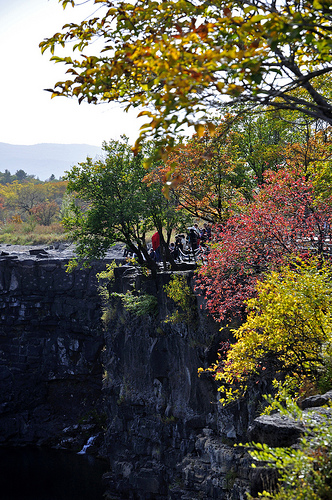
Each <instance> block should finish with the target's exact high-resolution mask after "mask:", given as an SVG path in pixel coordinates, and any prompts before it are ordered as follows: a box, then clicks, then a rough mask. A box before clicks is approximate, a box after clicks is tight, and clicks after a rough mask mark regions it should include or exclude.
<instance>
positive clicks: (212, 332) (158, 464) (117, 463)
mask: <svg viewBox="0 0 332 500" xmlns="http://www.w3.org/2000/svg"><path fill="white" fill-rule="evenodd" d="M184 274H185V275H186V276H187V279H188V282H190V281H191V280H192V278H193V273H191V272H187V273H184ZM169 279H170V275H169V274H167V273H164V274H160V275H159V276H158V279H157V281H153V280H150V279H146V278H144V277H142V276H138V275H136V274H135V271H134V270H132V269H127V270H126V269H125V268H120V269H118V270H117V273H116V279H115V284H114V285H113V288H112V289H113V291H116V292H122V293H124V292H126V291H127V290H128V289H131V288H132V287H133V284H135V289H136V290H140V291H141V292H145V293H148V294H151V295H155V296H157V298H158V304H159V310H158V315H157V316H153V315H151V316H144V317H137V316H135V315H134V314H132V313H128V312H127V311H126V310H124V309H123V307H122V306H121V301H119V299H118V298H115V299H113V302H111V305H110V316H111V319H110V322H109V324H108V327H107V331H106V333H105V355H104V365H105V378H104V394H105V404H106V409H107V422H108V423H107V432H106V436H105V449H104V454H105V455H107V456H108V458H109V460H110V464H111V472H110V473H109V474H108V485H109V490H110V491H112V496H111V497H110V498H128V499H129V498H135V499H144V500H148V499H155V498H156V499H157V498H160V499H162V498H164V499H166V498H167V499H174V500H178V499H191V500H193V499H196V498H197V499H199V498H206V499H208V498H211V499H226V498H229V499H234V500H236V499H240V498H246V496H245V491H246V490H248V489H249V483H250V473H251V472H250V460H249V457H248V455H247V453H246V451H244V450H243V449H241V448H237V449H234V448H233V446H232V443H233V442H234V441H235V440H236V439H237V438H239V437H244V438H245V435H246V428H247V427H246V426H247V423H248V422H249V421H250V420H251V415H250V408H251V406H250V405H249V404H246V405H245V407H243V408H240V407H237V406H236V407H233V408H232V409H228V410H227V413H226V412H224V411H223V410H222V409H221V408H220V405H218V404H217V401H218V395H217V391H216V387H215V384H214V382H213V380H212V378H209V377H206V376H203V377H201V378H199V377H198V376H197V369H198V368H199V367H200V366H208V365H209V364H210V363H211V362H212V361H215V359H216V351H217V346H218V343H219V342H220V340H221V333H220V331H219V328H220V325H217V324H215V323H214V322H212V321H211V320H210V319H209V318H208V316H207V315H206V313H204V311H203V312H200V311H201V309H200V304H199V303H198V304H196V307H194V308H193V311H192V318H191V321H190V323H189V324H185V323H181V324H170V323H165V322H164V320H165V318H166V316H167V315H168V314H169V313H171V312H172V307H173V306H172V304H171V302H172V301H171V300H169V299H167V297H166V294H165V293H164V291H163V286H164V285H165V283H167V282H168V281H169ZM198 300H199V299H198ZM252 406H254V405H252ZM248 409H249V410H248ZM239 412H241V415H240V414H239ZM252 416H253V417H254V416H256V415H255V414H254V412H253V415H252ZM238 431H240V432H238ZM115 493H117V495H118V496H117V497H115Z"/></svg>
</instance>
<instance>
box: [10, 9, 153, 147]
mask: <svg viewBox="0 0 332 500" xmlns="http://www.w3.org/2000/svg"><path fill="white" fill-rule="evenodd" d="M95 8H96V6H94V5H93V2H88V4H86V5H83V6H81V7H75V9H73V8H72V7H71V6H68V7H67V8H66V9H65V10H63V8H62V6H61V5H60V4H59V3H58V0H0V75H1V76H0V113H1V117H0V142H8V143H10V144H38V143H42V142H49V143H60V144H62V143H64V144H71V143H77V144H83V143H86V144H92V145H96V146H101V144H102V142H103V141H104V140H106V141H108V140H110V139H119V137H120V135H121V134H126V135H127V136H128V137H129V138H130V142H131V143H134V140H135V139H136V138H137V136H138V133H139V126H140V125H141V124H142V123H143V122H144V120H143V122H142V119H140V120H138V119H136V115H137V114H138V111H135V110H133V111H132V112H130V113H125V112H124V111H123V110H122V109H120V107H119V106H118V105H116V104H101V105H97V106H94V105H92V104H87V103H82V104H81V105H79V104H78V102H77V101H76V100H73V99H67V98H64V97H57V98H54V99H51V94H50V92H45V91H44V90H43V89H46V88H52V87H53V86H54V83H56V82H57V81H61V80H64V79H65V76H64V75H65V69H66V68H65V66H64V65H62V64H55V63H53V62H51V61H50V60H49V58H50V56H51V55H50V53H49V51H47V52H45V53H44V55H41V52H40V49H39V47H38V45H39V43H40V42H41V41H42V40H43V39H44V38H47V37H50V36H52V35H53V34H54V33H56V32H57V31H60V30H61V28H62V26H63V25H64V24H66V23H67V22H72V21H74V22H75V21H76V22H78V21H80V20H82V19H84V18H85V17H86V16H87V15H88V14H90V13H92V12H93V11H94V9H95Z"/></svg>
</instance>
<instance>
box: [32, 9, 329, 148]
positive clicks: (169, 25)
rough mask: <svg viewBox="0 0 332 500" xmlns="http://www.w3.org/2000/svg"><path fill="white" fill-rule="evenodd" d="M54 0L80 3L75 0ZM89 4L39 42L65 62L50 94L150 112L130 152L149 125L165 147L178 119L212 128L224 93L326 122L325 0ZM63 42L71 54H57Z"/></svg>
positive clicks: (144, 113)
mask: <svg viewBox="0 0 332 500" xmlns="http://www.w3.org/2000/svg"><path fill="white" fill-rule="evenodd" d="M59 2H60V3H61V4H62V5H63V7H66V6H67V4H71V5H72V6H73V7H75V8H76V7H77V8H79V4H78V3H77V2H76V1H74V0H70V1H68V0H59ZM84 3H87V2H84ZM94 4H97V5H98V7H99V8H98V10H97V11H96V10H95V8H93V5H94ZM91 11H92V12H93V13H92V14H91V16H90V18H89V17H88V18H85V19H84V20H83V21H82V22H81V23H78V24H77V23H69V24H67V25H65V26H64V27H63V31H62V32H61V31H60V32H58V33H55V34H54V35H53V36H51V37H49V38H48V39H45V40H44V41H42V42H41V43H40V47H41V50H42V52H45V51H46V50H49V51H50V53H51V55H52V57H51V60H53V61H55V62H57V63H63V64H65V65H66V67H67V68H68V70H67V78H66V80H65V81H61V82H58V83H56V84H55V87H54V88H53V89H49V90H50V91H51V92H52V97H53V96H57V95H64V96H70V97H75V98H77V99H78V101H79V102H82V101H83V100H87V101H88V102H90V103H98V102H102V101H106V102H120V103H125V104H126V105H127V108H130V107H140V108H141V109H143V111H141V113H140V115H141V116H146V117H147V118H148V122H147V123H146V124H144V125H143V126H142V127H141V129H142V132H141V136H140V138H139V140H138V141H137V144H136V148H135V151H136V152H137V150H138V146H139V143H140V141H141V140H142V139H143V138H144V137H145V138H146V136H149V135H152V136H153V137H154V139H155V140H157V141H159V142H160V143H164V144H166V148H165V149H164V151H161V154H163V152H165V151H167V147H171V146H173V145H174V143H175V142H176V134H177V133H178V132H179V131H181V130H182V129H183V126H184V125H194V126H195V128H196V131H197V133H198V134H199V135H200V134H201V133H203V131H204V125H203V124H204V123H207V122H208V125H209V127H210V129H211V132H213V130H214V126H213V124H212V123H211V109H213V108H215V109H217V110H218V112H219V111H220V108H221V107H222V106H223V104H224V103H225V100H227V99H225V96H226V97H227V98H228V100H229V101H230V102H231V103H244V104H246V106H247V107H249V108H250V107H251V108H252V107H253V106H256V105H257V104H261V105H263V106H266V105H272V106H274V107H276V108H278V109H291V110H298V111H300V112H301V113H304V114H306V115H307V116H311V117H314V118H318V119H321V120H324V121H326V122H328V123H330V124H331V123H332V102H331V94H330V90H329V86H328V81H329V75H330V74H331V72H332V66H331V57H332V56H331V54H332V41H331V31H330V24H331V15H332V10H331V1H330V0H319V1H317V0H315V1H314V2H311V1H308V0H303V1H301V2H299V1H298V0H287V1H285V0H284V1H280V2H275V1H272V0H262V1H260V2H252V1H242V0H241V1H240V0H237V1H233V0H232V1H230V0H217V1H214V2H212V3H211V1H210V0H198V1H196V2H183V1H182V0H171V1H167V2H158V1H151V2H148V3H147V2H146V1H145V0H135V1H134V2H132V3H129V2H127V3H126V2H123V1H114V2H110V1H108V0H104V1H103V0H94V1H91ZM98 15H99V17H98ZM96 40H98V41H99V43H97V44H94V42H95V41H96ZM68 46H69V47H70V48H71V49H72V50H73V51H76V52H77V53H78V57H77V58H74V57H71V56H70V55H65V56H58V55H56V54H55V52H56V49H57V48H58V47H60V48H64V47H68ZM79 55H81V57H79ZM322 81H323V83H322ZM298 89H300V90H301V93H300V94H298V93H296V92H294V91H296V90H298ZM179 111H180V112H179Z"/></svg>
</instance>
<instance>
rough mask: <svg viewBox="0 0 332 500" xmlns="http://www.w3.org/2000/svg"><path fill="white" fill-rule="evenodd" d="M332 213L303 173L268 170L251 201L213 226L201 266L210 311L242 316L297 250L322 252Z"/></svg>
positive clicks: (201, 281) (328, 201) (299, 252)
mask: <svg viewBox="0 0 332 500" xmlns="http://www.w3.org/2000/svg"><path fill="white" fill-rule="evenodd" d="M239 209H241V207H240V206H239ZM331 215H332V205H331V197H330V198H329V199H325V200H317V198H316V197H315V190H314V188H313V185H312V182H311V181H310V179H306V178H305V176H304V174H303V172H301V171H296V170H292V169H290V168H287V167H286V168H283V169H280V170H278V171H277V172H266V173H265V183H264V184H263V185H262V186H261V188H260V190H259V192H258V193H256V194H254V199H253V202H252V203H250V204H249V205H247V204H243V206H242V213H241V212H238V213H236V214H234V215H233V216H231V217H230V218H229V219H228V221H227V222H226V224H224V225H221V226H220V228H219V231H217V230H215V242H214V243H213V245H212V248H211V252H210V254H209V256H208V258H207V263H206V264H205V265H204V266H202V267H201V268H200V270H199V277H198V284H199V286H201V287H202V290H203V293H204V295H205V297H206V300H207V308H208V310H209V311H210V313H212V314H213V316H214V317H215V318H216V319H217V320H219V321H220V320H221V319H223V318H227V317H230V316H234V315H241V314H242V315H243V313H244V311H245V306H244V301H245V300H248V299H249V298H251V297H252V296H254V295H255V293H256V283H257V280H258V279H262V276H264V275H265V274H267V273H269V272H270V271H271V270H278V269H279V268H280V267H281V266H282V265H284V264H285V263H287V261H288V259H289V258H290V257H291V256H293V255H294V254H295V255H303V254H306V253H309V254H310V253H320V254H321V253H322V252H323V250H324V241H325V237H326V230H327V227H328V223H329V222H330V220H331Z"/></svg>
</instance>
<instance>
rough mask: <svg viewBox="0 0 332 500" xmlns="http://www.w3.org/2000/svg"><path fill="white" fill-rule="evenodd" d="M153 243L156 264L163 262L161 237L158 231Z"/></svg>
mask: <svg viewBox="0 0 332 500" xmlns="http://www.w3.org/2000/svg"><path fill="white" fill-rule="evenodd" d="M151 243H152V249H153V251H154V253H155V256H156V262H160V260H161V255H160V236H159V233H158V231H156V232H155V233H154V234H153V235H152V238H151Z"/></svg>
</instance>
